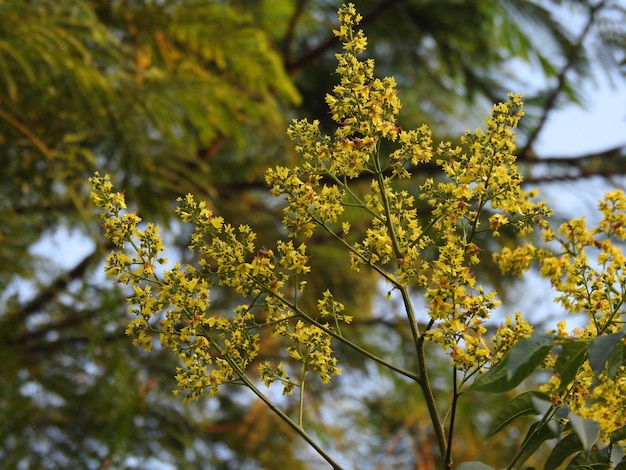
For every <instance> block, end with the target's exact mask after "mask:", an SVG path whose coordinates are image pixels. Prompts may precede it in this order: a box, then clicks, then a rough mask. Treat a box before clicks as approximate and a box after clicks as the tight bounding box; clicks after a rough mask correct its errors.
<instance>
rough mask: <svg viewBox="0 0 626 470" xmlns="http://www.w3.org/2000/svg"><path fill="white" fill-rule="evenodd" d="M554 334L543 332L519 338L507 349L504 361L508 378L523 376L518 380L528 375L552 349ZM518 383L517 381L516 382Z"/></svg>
mask: <svg viewBox="0 0 626 470" xmlns="http://www.w3.org/2000/svg"><path fill="white" fill-rule="evenodd" d="M553 343H554V335H549V334H545V333H540V334H534V335H532V336H531V337H530V338H526V339H523V340H521V341H520V342H519V343H517V344H516V345H515V346H513V347H512V348H511V350H510V351H509V353H508V354H507V355H508V359H507V361H506V363H505V367H506V370H507V375H508V378H509V380H510V379H513V378H514V377H519V376H523V377H522V378H521V379H520V382H521V381H522V380H523V379H525V378H526V377H528V376H529V375H530V374H531V373H532V372H533V371H534V370H535V369H536V367H537V366H538V365H539V364H541V362H542V361H543V360H544V358H545V357H546V356H547V355H548V353H549V352H550V350H551V349H552V346H553ZM518 383H519V382H518Z"/></svg>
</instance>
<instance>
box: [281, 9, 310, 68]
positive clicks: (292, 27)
mask: <svg viewBox="0 0 626 470" xmlns="http://www.w3.org/2000/svg"><path fill="white" fill-rule="evenodd" d="M307 2H308V0H300V1H299V2H298V5H297V6H296V11H294V13H293V15H291V18H289V24H288V25H287V32H286V33H285V39H284V42H283V59H284V60H283V62H284V63H285V64H288V63H290V62H291V53H292V50H291V46H293V41H294V39H295V37H296V26H297V24H298V21H299V20H300V18H301V17H302V13H303V12H304V7H305V6H306V4H307Z"/></svg>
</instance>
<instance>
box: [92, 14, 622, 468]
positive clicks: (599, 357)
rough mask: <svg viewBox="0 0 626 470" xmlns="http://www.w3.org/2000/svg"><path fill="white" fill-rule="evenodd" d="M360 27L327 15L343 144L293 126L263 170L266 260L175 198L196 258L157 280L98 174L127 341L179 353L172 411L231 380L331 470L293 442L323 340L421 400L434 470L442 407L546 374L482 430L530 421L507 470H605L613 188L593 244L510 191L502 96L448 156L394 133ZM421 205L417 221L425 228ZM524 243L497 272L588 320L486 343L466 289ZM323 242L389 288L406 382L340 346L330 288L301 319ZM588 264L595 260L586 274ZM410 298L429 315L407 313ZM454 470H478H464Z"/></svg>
mask: <svg viewBox="0 0 626 470" xmlns="http://www.w3.org/2000/svg"><path fill="white" fill-rule="evenodd" d="M360 20H361V16H360V15H359V14H358V13H357V12H356V10H355V8H354V6H353V5H352V4H348V5H345V6H343V7H342V8H341V9H340V10H339V24H340V26H339V28H338V29H337V30H336V31H334V33H335V35H336V36H337V37H339V39H340V40H341V41H342V42H343V49H344V51H343V53H341V54H337V61H338V66H337V74H338V76H339V84H338V85H336V86H335V87H334V89H333V92H332V93H331V94H329V95H328V96H327V97H326V103H327V104H328V106H329V108H330V113H331V116H332V119H333V121H335V123H336V126H337V127H336V130H335V131H334V133H333V134H332V135H327V134H325V133H324V132H323V131H322V129H321V125H320V123H319V122H318V121H313V122H309V121H307V120H299V121H294V122H293V124H292V125H291V126H290V127H289V130H288V134H289V137H290V138H291V139H292V141H293V142H294V144H295V150H296V152H297V153H298V155H300V156H301V158H302V161H301V164H300V165H299V166H295V167H292V168H288V167H281V166H279V167H276V168H273V169H269V170H268V171H267V173H266V182H267V184H268V185H269V187H270V191H271V194H272V195H274V196H276V197H281V198H283V199H284V203H285V204H284V218H283V225H284V228H285V231H286V232H287V233H288V235H289V237H290V238H289V239H288V240H279V241H277V242H276V245H275V246H274V247H272V248H260V247H258V246H256V244H255V238H256V234H255V232H254V231H253V230H252V229H251V228H250V227H248V226H245V225H241V226H239V227H234V226H232V225H230V224H228V222H227V221H225V220H224V219H223V218H222V217H220V216H218V215H216V214H215V213H214V212H213V211H212V210H211V209H210V207H209V206H208V205H207V203H205V202H202V201H197V200H196V199H195V198H194V197H193V196H192V195H187V196H185V197H182V198H179V200H178V202H179V207H178V209H177V210H176V212H177V214H178V216H179V217H180V218H181V220H182V221H183V222H186V223H190V224H192V225H193V227H194V230H193V233H192V235H191V244H190V249H191V250H194V251H195V252H196V253H197V255H198V257H199V262H198V265H197V266H192V265H185V266H183V265H180V264H176V265H174V266H173V267H171V268H168V267H167V266H166V264H167V260H166V259H164V258H163V257H162V252H163V249H164V247H163V242H162V239H161V237H160V235H159V228H158V226H155V225H153V224H146V225H145V226H142V225H141V224H140V222H141V219H140V218H139V217H138V216H137V215H136V214H134V213H133V212H128V211H126V203H125V201H124V197H123V194H121V193H116V192H114V191H113V186H112V183H111V181H110V178H109V177H108V176H100V175H99V174H96V175H95V176H94V177H93V178H91V183H92V185H93V191H92V195H91V197H92V201H93V202H94V203H95V204H96V206H98V207H99V208H100V209H102V211H103V213H102V218H103V221H104V231H105V235H106V237H107V238H108V239H109V240H110V241H111V242H112V243H113V244H114V245H115V246H116V247H117V250H116V251H114V252H113V253H112V254H111V255H110V256H109V257H108V260H107V265H106V271H107V273H108V274H109V275H112V276H114V277H116V278H117V281H118V282H121V283H123V284H128V285H130V286H132V296H131V297H130V299H129V303H130V304H131V312H132V313H134V314H135V318H134V320H133V321H132V322H130V323H129V324H128V326H127V329H126V332H127V334H128V335H130V336H131V337H133V338H134V341H135V343H137V344H139V345H142V346H143V347H144V348H145V349H146V350H148V351H149V350H150V348H151V345H152V343H153V341H155V337H158V341H159V343H160V344H161V345H162V346H164V347H167V348H170V349H171V350H172V351H173V352H174V353H176V354H177V355H178V356H179V357H180V367H179V368H178V369H177V371H176V381H177V384H178V387H177V389H176V390H175V393H176V394H181V395H183V397H184V400H185V401H189V400H195V399H197V398H199V397H200V396H201V395H202V394H204V393H208V394H209V395H213V394H215V393H218V392H219V391H220V389H221V388H222V387H223V386H224V385H226V384H241V385H244V386H246V387H247V388H249V389H250V390H251V391H252V392H253V393H254V394H255V395H256V396H257V397H259V398H260V399H261V400H262V401H263V402H265V403H266V404H267V406H269V407H270V408H271V409H272V410H273V411H274V412H275V413H276V414H277V415H278V416H279V417H280V418H281V419H283V420H284V421H285V422H286V423H288V424H289V425H290V426H291V427H292V428H293V429H294V430H295V431H296V432H297V433H299V434H300V435H301V436H302V437H303V438H304V439H305V440H306V441H307V442H308V443H309V444H310V445H311V446H312V447H313V448H314V449H315V450H316V451H317V452H318V453H319V454H320V455H321V456H322V457H323V458H324V459H325V460H326V461H327V462H328V463H329V464H330V465H331V466H332V467H333V468H340V465H339V464H338V463H337V461H336V459H335V458H333V457H332V456H331V455H329V454H328V453H327V452H326V451H325V450H324V449H323V448H322V446H321V445H320V444H319V443H318V442H317V441H316V440H315V439H314V438H313V437H312V436H311V435H309V434H308V433H307V431H306V427H305V423H304V422H303V421H304V420H303V406H304V397H305V394H306V387H305V385H306V384H307V383H308V382H309V381H310V380H319V381H320V382H321V383H323V384H326V383H328V382H329V381H330V380H331V379H332V377H333V376H334V375H337V374H339V373H340V372H341V370H340V368H339V365H338V364H339V361H338V358H337V356H336V355H335V352H334V350H333V347H332V344H333V343H334V342H335V343H342V344H343V345H344V346H346V347H348V348H351V349H352V350H354V351H356V352H358V353H360V354H362V355H363V357H364V359H366V360H371V361H374V362H376V363H378V364H379V365H381V366H383V367H385V368H388V369H389V370H391V371H393V372H395V373H397V374H400V375H402V376H404V377H406V378H408V379H409V380H411V381H412V382H413V383H414V384H415V386H416V387H417V389H419V390H421V394H422V396H423V400H424V403H425V404H426V407H427V409H428V414H429V416H430V423H431V426H432V431H433V435H434V440H435V442H436V446H437V448H438V451H439V456H440V462H441V463H442V464H443V466H444V467H445V468H451V465H452V460H453V456H454V425H455V409H456V407H457V406H458V403H459V401H460V400H462V399H463V397H462V395H463V394H465V393H469V392H475V393H498V392H504V391H508V390H511V389H513V388H515V387H517V386H518V385H519V384H520V383H521V382H522V381H523V380H524V379H526V378H527V377H529V376H530V375H531V374H532V373H533V372H535V371H537V370H543V371H546V372H547V373H549V374H550V377H551V378H550V379H549V380H548V381H547V383H546V384H545V385H543V386H541V387H540V388H539V389H538V390H531V391H527V392H524V393H522V394H521V395H519V396H518V397H517V398H515V399H514V400H513V401H512V402H511V403H510V404H509V405H508V406H507V407H506V408H505V409H503V410H502V412H500V413H499V414H498V415H497V416H496V417H495V420H494V423H493V428H492V430H491V431H490V433H489V434H490V435H492V434H495V433H497V432H500V431H501V430H502V429H504V428H505V427H506V426H508V425H509V424H511V423H512V422H514V421H515V420H516V419H517V418H518V417H519V416H522V415H536V416H537V417H538V418H537V419H536V421H535V422H534V424H533V425H532V426H531V427H530V429H529V430H528V433H527V435H526V439H525V440H524V441H523V443H522V445H521V447H520V449H519V450H518V452H517V453H515V455H514V457H513V458H512V459H511V462H510V463H509V464H508V468H512V467H513V466H514V465H521V464H522V463H523V462H524V461H526V460H527V459H528V458H529V457H530V456H531V455H532V454H533V453H535V451H536V450H537V449H538V448H539V446H540V445H541V443H542V442H544V441H546V440H548V439H556V442H557V444H556V445H555V446H554V449H553V451H552V453H551V454H550V455H549V457H548V460H547V462H546V468H556V466H557V465H560V464H561V463H562V462H564V461H566V459H568V458H570V457H571V456H574V460H572V461H571V462H574V464H582V463H585V464H602V465H608V464H609V463H610V462H615V461H616V459H617V458H618V457H619V456H620V455H621V454H620V453H619V452H618V448H619V445H617V444H618V443H619V442H620V441H622V440H623V439H624V438H626V411H625V410H626V407H625V406H624V396H626V373H625V372H626V370H625V368H624V349H625V348H624V338H625V337H626V330H624V328H623V326H622V320H621V317H622V315H623V299H624V295H625V290H626V273H625V272H624V270H625V269H626V268H624V266H625V265H626V259H625V258H624V255H623V254H622V252H621V250H620V249H619V248H618V247H617V246H616V244H615V243H614V242H615V241H616V240H618V241H622V240H624V238H626V227H625V223H624V222H625V221H626V214H625V213H624V209H625V208H626V197H625V196H624V194H623V193H621V192H619V191H615V192H611V193H609V194H608V195H607V196H606V198H605V199H604V201H603V202H602V203H601V204H600V210H601V211H602V213H603V215H604V219H603V220H602V222H601V223H600V224H599V226H598V227H596V228H593V229H588V228H587V227H586V226H585V222H584V220H583V219H578V220H574V221H571V222H568V223H566V224H563V225H562V226H561V227H560V228H559V229H558V230H556V231H554V230H553V229H551V228H550V226H549V224H548V217H549V214H550V211H549V209H548V208H547V207H546V205H545V203H544V202H541V201H537V200H536V193H535V192H532V191H531V192H527V191H524V190H523V189H522V177H521V176H520V174H519V172H518V170H517V168H516V165H515V155H514V151H515V142H514V141H515V134H514V129H515V128H516V126H517V124H518V122H519V120H520V118H521V117H522V115H523V111H522V101H521V97H520V96H519V95H510V96H509V99H508V101H506V102H504V103H500V104H497V105H495V106H494V107H493V109H492V112H491V117H490V118H489V119H488V120H487V122H486V130H484V131H481V130H477V131H476V132H473V133H471V132H468V133H467V134H466V135H465V136H464V137H462V139H461V146H453V145H452V144H451V143H449V142H444V143H441V144H439V145H438V146H436V147H433V142H432V137H431V132H430V130H429V129H428V127H426V126H421V127H419V128H417V129H412V130H404V129H401V128H400V127H399V125H398V124H397V116H398V113H399V110H400V100H399V98H398V93H397V90H396V83H395V81H394V79H393V78H391V77H387V78H383V79H379V78H376V77H375V75H374V61H373V60H372V59H367V60H361V59H360V58H359V56H360V55H361V53H363V51H364V50H365V48H366V45H367V40H366V37H365V36H364V34H363V32H362V31H361V30H357V29H356V26H357V24H358V23H359V21H360ZM427 163H428V164H435V165H437V166H438V167H440V169H441V174H442V176H441V178H427V179H425V180H423V182H422V183H421V184H419V185H413V187H412V190H410V191H409V190H408V189H403V188H406V187H407V186H406V185H404V186H403V185H402V184H401V183H402V182H407V181H411V180H412V179H414V176H413V175H414V174H415V173H416V172H418V171H419V168H420V165H423V164H427ZM364 179H367V181H369V183H370V184H369V190H368V191H366V192H363V191H361V190H360V189H359V188H360V187H361V186H362V182H363V180H364ZM422 207H429V210H428V211H423V212H424V213H422V211H421V209H420V208H422ZM346 208H350V211H349V212H350V214H354V212H355V211H360V213H361V216H360V217H361V219H360V220H363V219H365V220H366V221H367V227H366V228H365V229H364V230H360V229H354V227H353V225H352V222H351V221H352V219H351V217H353V215H348V214H347V211H346V210H345V209H346ZM535 228H539V229H541V230H542V231H543V234H544V235H543V238H544V240H545V244H543V245H541V246H535V245H534V244H531V243H527V244H523V245H519V246H516V247H513V248H511V247H504V248H502V249H501V250H499V252H498V253H496V254H495V255H494V259H495V260H496V262H497V263H498V265H499V266H500V268H501V269H502V271H503V272H510V273H512V274H516V275H521V274H523V273H524V272H525V271H527V270H528V269H529V268H530V267H531V265H532V264H533V263H535V262H536V263H538V265H539V267H540V272H541V274H542V275H543V276H545V277H547V278H549V279H550V280H551V282H552V285H553V286H554V288H555V289H556V290H557V291H558V292H559V295H558V297H557V301H558V302H560V303H561V304H562V305H563V306H564V307H565V308H566V309H567V310H568V311H571V312H586V313H587V314H588V315H589V319H590V322H589V325H588V326H587V327H585V328H580V329H574V330H572V331H570V332H568V331H567V330H566V325H565V322H560V323H559V324H558V325H557V328H556V330H555V331H553V332H536V331H534V329H533V327H532V326H531V325H530V324H529V323H528V322H527V321H526V320H525V319H524V318H523V316H522V315H521V314H519V313H518V314H516V315H515V318H514V319H512V318H507V319H506V320H505V321H504V322H503V323H502V324H501V326H500V327H499V328H498V329H497V330H496V331H495V333H494V334H491V335H490V334H489V333H488V329H487V328H486V325H485V323H486V321H487V320H488V319H489V318H490V316H491V314H492V312H493V311H494V309H495V308H496V307H497V306H498V305H499V301H498V299H497V293H496V292H495V291H492V290H489V288H488V286H486V285H483V284H481V283H480V282H479V279H478V275H477V272H479V269H478V265H479V264H481V263H483V262H484V259H485V258H484V255H483V254H482V252H483V251H484V248H483V247H481V246H479V243H480V240H484V239H485V236H487V237H499V236H500V234H501V232H502V231H503V230H506V231H507V233H513V234H515V235H516V236H517V239H520V238H523V237H526V236H527V235H529V234H530V233H531V232H532V231H533V230H534V229H535ZM316 231H323V232H325V233H326V234H327V236H329V237H330V238H331V239H332V240H334V241H335V242H336V243H337V245H338V246H340V247H342V248H343V249H344V250H345V253H346V258H345V259H346V263H349V264H350V266H351V267H352V269H354V270H356V271H360V270H371V271H373V272H375V273H376V274H377V275H378V276H379V277H380V279H381V280H382V281H384V282H385V283H386V284H387V286H388V288H389V294H388V297H390V298H391V297H393V298H395V299H398V301H399V302H400V304H401V305H402V309H403V311H404V313H405V314H406V315H405V321H406V325H407V328H408V329H409V330H410V334H411V338H412V345H413V352H412V354H413V356H414V358H413V359H414V362H413V363H414V367H412V368H405V367H401V366H399V365H397V364H394V363H392V362H390V361H388V360H386V359H385V358H383V357H380V356H378V355H376V354H374V353H373V352H372V351H369V350H367V349H365V348H363V347H361V346H360V345H359V344H358V342H357V341H356V340H354V339H353V337H352V336H351V335H350V334H349V332H350V323H351V321H352V318H353V316H352V315H350V312H346V309H345V307H344V305H343V304H342V303H340V302H338V301H337V300H336V298H335V296H334V295H333V293H332V291H331V290H325V291H323V292H321V293H319V296H318V301H317V308H316V309H314V311H310V310H308V309H307V308H305V307H304V306H303V305H302V303H301V302H300V298H301V296H302V295H303V292H304V291H305V289H307V282H306V275H307V273H308V272H309V271H310V269H311V268H310V266H309V263H308V262H309V259H310V255H309V254H308V247H307V245H306V244H305V243H302V242H296V241H295V240H297V239H299V240H302V239H311V237H312V236H313V234H314V233H315V232H316ZM548 248H550V249H548ZM128 249H130V253H132V254H127V252H128V251H129V250H128ZM592 252H593V253H595V254H596V261H595V263H592V262H591V261H590V259H589V256H590V255H591V253H592ZM218 287H219V288H229V289H232V290H233V291H234V292H236V293H237V294H238V296H239V297H240V298H241V302H240V303H238V304H237V305H235V306H234V307H233V309H232V311H231V312H230V314H224V312H220V313H219V314H218V312H213V311H212V307H211V303H210V302H211V300H210V291H211V290H212V289H215V288H218ZM418 295H421V296H423V299H424V305H425V308H424V309H423V311H417V309H416V307H415V305H416V304H415V298H416V297H417V296H418ZM265 331H267V332H268V334H262V333H264V332H265ZM267 338H272V340H273V341H275V344H278V345H281V347H282V348H284V349H283V350H284V352H285V354H283V356H282V357H283V359H282V360H281V361H277V362H272V361H269V360H265V361H257V360H256V359H257V355H258V353H259V350H260V347H261V342H262V341H264V340H266V339H267ZM276 339H278V340H279V341H276ZM429 344H436V345H439V346H440V348H441V349H442V350H443V351H444V352H445V353H446V354H447V355H448V356H449V359H450V362H449V366H450V368H451V369H452V371H453V381H452V384H451V389H452V390H451V397H452V399H451V402H450V403H449V407H450V411H449V412H448V413H447V415H446V416H445V417H444V416H442V414H441V411H440V409H439V404H438V402H437V400H436V399H435V392H434V387H433V385H432V383H431V373H430V371H429V356H428V354H427V349H426V346H427V345H429ZM274 383H278V384H280V385H281V386H282V390H283V393H284V394H293V393H296V394H297V395H298V397H299V403H300V406H299V413H298V414H297V416H290V415H288V414H287V413H286V412H284V411H283V410H282V409H281V408H280V407H279V406H278V405H277V404H276V403H275V402H273V401H272V400H271V399H270V398H269V396H268V395H267V394H266V393H265V392H264V391H263V389H262V386H263V385H264V386H267V387H269V386H271V385H272V384H274ZM620 458H621V457H620ZM624 462H626V461H624ZM624 462H622V464H621V465H622V466H626V463H624ZM570 465H572V464H571V463H570ZM462 467H463V468H465V469H468V468H470V469H471V468H476V469H478V468H486V466H485V465H484V464H479V463H477V462H471V463H466V464H463V465H462Z"/></svg>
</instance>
